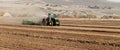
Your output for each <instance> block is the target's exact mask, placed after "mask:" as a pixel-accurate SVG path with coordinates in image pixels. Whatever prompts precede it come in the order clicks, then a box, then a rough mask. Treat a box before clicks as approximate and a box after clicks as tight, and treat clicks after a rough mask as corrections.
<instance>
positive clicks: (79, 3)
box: [0, 0, 120, 17]
mask: <svg viewBox="0 0 120 50" xmlns="http://www.w3.org/2000/svg"><path fill="white" fill-rule="evenodd" d="M16 10H17V11H16ZM0 11H2V12H10V13H12V14H13V16H45V15H46V14H47V13H48V12H54V13H57V14H61V15H65V16H71V17H75V16H76V17H80V16H81V17H85V16H89V15H90V16H93V17H94V16H96V17H103V16H119V14H120V3H118V2H117V3H116V2H111V1H108V0H32V1H30V0H0ZM16 12H17V14H16ZM21 12H22V13H21Z"/></svg>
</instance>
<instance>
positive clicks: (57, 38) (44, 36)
mask: <svg viewBox="0 0 120 50" xmlns="http://www.w3.org/2000/svg"><path fill="white" fill-rule="evenodd" d="M61 22H62V26H57V27H56V26H55V27H52V26H36V25H34V26H33V25H32V26H30V25H2V24H1V25H0V49H1V50H120V34H119V33H120V25H119V24H120V23H119V22H120V21H119V20H72V19H69V20H61Z"/></svg>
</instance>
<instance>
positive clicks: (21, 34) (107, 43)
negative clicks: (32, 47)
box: [1, 31, 120, 48]
mask: <svg viewBox="0 0 120 50" xmlns="http://www.w3.org/2000/svg"><path fill="white" fill-rule="evenodd" d="M2 33H6V34H12V35H15V36H22V37H31V38H40V39H47V40H56V41H57V40H61V41H66V42H74V43H77V44H79V43H82V44H90V45H101V46H109V47H110V46H111V47H115V48H120V44H119V43H114V42H110V43H109V42H99V41H95V40H92V39H90V40H80V39H76V38H62V36H61V37H54V36H52V37H51V36H43V35H42V36H40V35H37V34H39V33H37V34H36V35H32V32H30V33H29V32H24V31H21V32H19V31H17V32H12V31H8V32H6V31H5V32H1V34H2ZM41 33H45V32H41ZM41 33H40V34H41ZM34 34H35V33H34ZM45 34H46V33H45ZM46 35H47V34H46ZM58 35H59V34H58ZM63 35H64V34H63ZM68 36H69V35H68ZM73 37H74V36H73ZM79 37H81V36H79ZM96 37H97V36H96ZM113 40H114V38H113ZM72 47H74V46H72ZM78 47H79V46H78Z"/></svg>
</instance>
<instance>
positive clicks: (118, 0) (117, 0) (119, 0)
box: [109, 0, 120, 2]
mask: <svg viewBox="0 0 120 50" xmlns="http://www.w3.org/2000/svg"><path fill="white" fill-rule="evenodd" d="M109 1H113V2H120V0H109Z"/></svg>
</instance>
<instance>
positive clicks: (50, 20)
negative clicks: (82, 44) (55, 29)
mask: <svg viewBox="0 0 120 50" xmlns="http://www.w3.org/2000/svg"><path fill="white" fill-rule="evenodd" d="M56 17H57V15H56V14H54V13H48V17H47V18H43V19H42V21H40V22H38V23H35V22H34V21H30V20H23V22H22V23H23V24H28V25H42V26H60V20H59V19H58V18H56Z"/></svg>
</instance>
